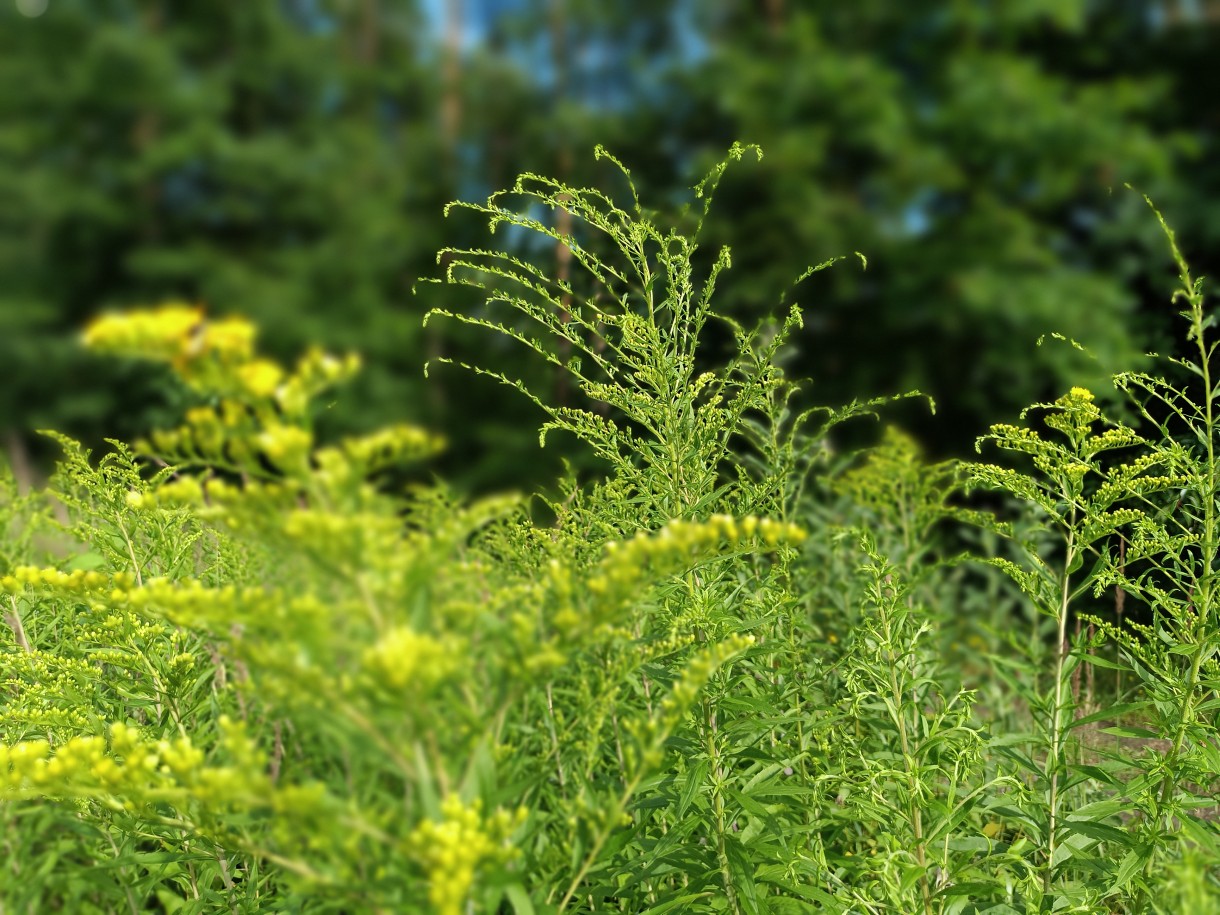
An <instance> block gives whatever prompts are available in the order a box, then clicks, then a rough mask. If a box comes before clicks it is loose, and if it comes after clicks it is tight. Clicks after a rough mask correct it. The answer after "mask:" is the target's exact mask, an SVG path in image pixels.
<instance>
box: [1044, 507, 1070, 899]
mask: <svg viewBox="0 0 1220 915" xmlns="http://www.w3.org/2000/svg"><path fill="white" fill-rule="evenodd" d="M1075 559H1076V509H1075V507H1074V505H1073V508H1072V514H1071V518H1070V521H1069V525H1068V539H1067V554H1066V556H1065V557H1064V561H1063V581H1062V584H1061V588H1060V593H1059V609H1058V617H1059V631H1058V635H1057V637H1056V642H1055V704H1054V707H1053V708H1052V709H1051V749H1050V753H1049V754H1048V756H1047V759H1046V768H1047V776H1048V778H1049V780H1050V800H1049V802H1048V805H1047V808H1048V809H1047V829H1046V869H1045V870H1044V871H1043V872H1042V889H1043V891H1044V892H1047V893H1049V892H1050V889H1051V877H1052V870H1053V867H1054V859H1055V848H1056V844H1055V830H1056V828H1057V827H1058V825H1059V768H1060V756H1061V754H1062V752H1063V735H1062V732H1061V729H1062V723H1063V718H1062V712H1063V667H1064V664H1065V663H1066V661H1067V620H1068V605H1069V603H1070V600H1071V575H1070V574H1069V573H1068V569H1070V568H1071V567H1072V563H1073V562H1074V561H1075Z"/></svg>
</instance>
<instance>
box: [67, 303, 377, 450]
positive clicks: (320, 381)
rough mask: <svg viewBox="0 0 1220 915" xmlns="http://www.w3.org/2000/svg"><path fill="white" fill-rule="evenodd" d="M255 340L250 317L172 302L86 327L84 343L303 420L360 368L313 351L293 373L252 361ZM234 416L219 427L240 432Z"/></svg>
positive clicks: (353, 361)
mask: <svg viewBox="0 0 1220 915" xmlns="http://www.w3.org/2000/svg"><path fill="white" fill-rule="evenodd" d="M256 336H257V330H256V328H255V326H254V325H253V324H252V323H251V322H250V321H248V320H246V319H245V318H240V317H229V318H220V319H216V320H209V319H206V318H205V316H204V312H203V309H202V308H200V307H197V306H193V305H186V304H182V303H179V302H171V303H168V304H166V305H162V306H161V307H159V308H154V309H148V310H143V311H131V312H126V313H123V314H113V315H105V316H103V317H101V318H98V319H97V320H95V321H94V322H93V323H92V324H90V325H89V327H88V328H87V329H86V331H85V335H84V339H85V344H86V345H87V346H89V347H91V348H94V349H97V350H100V351H102V352H110V353H120V354H123V355H128V356H135V357H139V358H144V359H152V360H154V361H158V362H168V363H169V364H170V365H172V366H173V367H174V369H175V370H176V371H177V372H178V374H179V375H180V376H181V377H182V379H183V381H185V382H186V383H187V384H189V385H191V386H192V387H194V388H196V389H199V390H203V391H206V392H207V393H209V394H219V395H221V396H224V397H228V398H233V399H235V400H236V401H240V402H249V403H254V404H263V405H267V404H272V403H273V404H274V405H275V406H276V407H277V408H278V409H279V411H281V412H282V413H283V414H284V415H285V416H287V417H290V418H293V419H295V418H299V417H301V416H303V415H304V413H305V410H306V408H307V406H308V404H309V401H310V399H311V398H312V397H314V396H316V395H317V394H318V393H319V392H320V391H322V390H324V389H326V388H329V387H331V386H333V385H335V384H337V383H339V382H340V381H343V380H345V379H346V378H348V377H350V376H351V375H352V374H354V373H355V372H356V371H357V370H358V369H359V367H360V360H359V358H357V357H356V356H347V357H344V358H336V357H334V356H330V355H327V354H326V353H324V352H322V351H321V350H319V349H316V348H315V349H310V350H309V351H307V352H306V353H305V355H304V356H302V357H301V359H300V360H299V361H298V363H297V365H296V367H295V369H294V370H293V371H292V372H291V373H289V372H286V371H285V370H284V368H283V367H282V366H280V365H279V364H277V363H276V362H274V361H272V360H270V359H266V358H263V357H259V356H257V355H256V354H255V351H254V343H255V338H256ZM236 417H237V413H236V412H234V410H233V405H230V406H228V407H226V408H225V411H224V412H223V415H222V417H221V419H222V421H223V422H222V424H223V425H225V426H235V425H237V424H238V423H237V422H236V421H235V418H236ZM163 435H164V433H163ZM155 443H156V439H154V444H155Z"/></svg>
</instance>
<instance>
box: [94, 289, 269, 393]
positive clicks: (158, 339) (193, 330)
mask: <svg viewBox="0 0 1220 915" xmlns="http://www.w3.org/2000/svg"><path fill="white" fill-rule="evenodd" d="M256 335H257V330H256V328H255V327H254V325H253V324H251V323H250V322H249V321H246V320H245V319H243V318H221V319H219V320H215V321H208V320H205V318H204V312H203V309H202V308H200V307H199V306H195V305H186V304H184V303H181V302H170V303H167V304H165V305H162V306H161V307H160V308H155V309H151V310H146V311H135V312H128V313H125V314H114V315H104V316H102V317H100V318H97V319H96V320H95V321H93V323H91V324H90V325H89V326H88V328H86V330H85V344H86V345H87V346H89V347H91V348H94V349H97V350H100V351H102V352H110V353H121V354H124V355H132V356H141V357H143V358H146V359H156V360H160V361H165V362H170V363H172V364H173V365H174V366H175V367H176V368H177V369H178V370H179V371H180V372H182V373H183V375H184V376H187V377H189V376H190V375H191V366H192V364H194V363H197V362H198V361H199V360H201V359H202V358H203V357H204V356H210V357H212V358H214V359H217V360H219V361H221V362H224V363H228V364H232V363H238V362H243V361H245V360H247V359H249V358H250V355H251V353H252V351H253V348H254V338H255V336H256Z"/></svg>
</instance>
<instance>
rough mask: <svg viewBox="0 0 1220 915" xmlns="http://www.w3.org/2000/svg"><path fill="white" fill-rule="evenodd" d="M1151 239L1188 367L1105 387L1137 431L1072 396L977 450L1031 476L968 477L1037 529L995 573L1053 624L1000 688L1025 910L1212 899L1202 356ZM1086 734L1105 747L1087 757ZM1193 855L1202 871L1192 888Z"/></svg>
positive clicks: (1208, 517)
mask: <svg viewBox="0 0 1220 915" xmlns="http://www.w3.org/2000/svg"><path fill="white" fill-rule="evenodd" d="M1157 218H1158V219H1161V217H1160V214H1159V213H1158V214H1157ZM1161 225H1162V227H1163V228H1164V229H1165V233H1166V235H1167V237H1168V239H1169V244H1170V249H1171V252H1172V254H1173V257H1174V260H1175V262H1176V264H1177V266H1178V269H1179V278H1180V281H1181V288H1180V289H1179V290H1178V291H1177V292H1176V293H1175V301H1181V302H1182V303H1184V306H1185V307H1184V308H1183V309H1182V311H1181V312H1180V314H1181V317H1183V318H1184V319H1185V320H1186V323H1187V331H1186V334H1185V338H1186V343H1187V353H1188V355H1184V356H1180V357H1171V358H1169V359H1168V360H1166V371H1165V373H1164V375H1153V374H1149V373H1136V372H1126V373H1121V374H1119V375H1117V376H1116V377H1115V384H1116V386H1117V387H1118V389H1119V390H1120V391H1122V392H1125V393H1126V394H1127V396H1128V398H1129V399H1130V401H1131V403H1132V404H1133V407H1134V411H1135V413H1136V415H1138V416H1139V417H1140V418H1141V419H1142V421H1143V424H1144V426H1145V427H1146V429H1147V431H1146V432H1145V433H1144V434H1143V435H1141V434H1138V433H1137V432H1136V431H1135V430H1133V429H1131V428H1129V427H1127V426H1126V425H1124V424H1122V423H1120V422H1117V421H1112V420H1108V419H1107V418H1106V417H1105V416H1104V415H1103V414H1102V411H1101V410H1100V409H1099V408H1098V407H1097V406H1096V405H1095V403H1094V397H1093V395H1092V394H1091V393H1090V392H1088V391H1086V390H1083V389H1080V388H1073V389H1072V391H1071V392H1069V393H1068V394H1067V395H1065V396H1064V397H1062V398H1060V399H1059V400H1057V401H1055V403H1053V404H1042V405H1038V406H1037V407H1035V408H1031V409H1036V410H1039V411H1041V412H1043V416H1044V419H1043V421H1044V425H1045V427H1046V428H1047V430H1049V434H1047V433H1043V432H1041V431H1040V430H1038V429H1036V428H1032V427H1017V426H1006V425H1004V426H996V427H993V429H992V431H991V434H990V435H989V436H987V437H986V439H987V440H990V441H992V442H994V443H995V444H996V445H998V446H999V447H1000V448H1002V449H1004V450H1007V451H1010V452H1016V453H1021V454H1025V455H1028V456H1029V457H1030V458H1031V459H1032V461H1031V462H1032V464H1033V465H1034V468H1033V472H1032V473H1027V472H1023V471H1021V470H1018V469H1014V468H1012V467H1000V466H997V465H977V466H975V467H973V468H971V476H972V478H973V480H974V482H975V483H977V484H981V485H985V486H989V487H993V488H997V489H1001V490H1004V491H1007V492H1008V493H1010V494H1012V495H1013V496H1015V497H1016V498H1017V499H1019V500H1021V501H1023V502H1025V503H1026V504H1027V505H1029V506H1032V507H1033V508H1034V510H1035V511H1036V512H1037V513H1038V514H1039V515H1040V517H1041V523H1040V524H1039V525H1037V526H1035V527H1033V528H1031V529H1029V534H1030V535H1029V536H1028V537H1026V538H1024V539H1023V540H1022V542H1021V544H1020V545H1021V547H1022V549H1023V553H1024V556H1025V562H1024V563H1023V564H1017V563H1012V562H1009V561H1007V560H1002V559H997V560H993V562H995V563H996V564H997V565H999V566H1001V567H1003V568H1004V569H1005V571H1007V572H1008V573H1009V574H1010V575H1012V577H1013V578H1014V579H1015V580H1016V581H1017V583H1018V584H1019V585H1020V587H1021V590H1022V591H1023V593H1024V594H1025V595H1026V597H1027V598H1028V600H1029V601H1030V602H1031V603H1032V604H1033V606H1034V607H1035V608H1036V609H1037V611H1038V612H1039V613H1040V614H1041V615H1043V616H1044V617H1045V618H1047V619H1048V620H1050V621H1051V622H1052V624H1053V632H1052V636H1051V640H1050V643H1051V650H1050V656H1049V658H1046V657H1045V656H1044V655H1042V653H1041V652H1040V651H1038V650H1037V647H1038V643H1037V642H1034V643H1033V645H1034V650H1032V651H1027V652H1026V653H1025V657H1026V659H1027V661H1028V662H1029V663H1028V664H1027V665H1026V666H1025V667H1024V669H1022V670H1020V671H1019V673H1018V674H1017V675H1014V676H1012V677H1009V678H1006V679H1007V680H1008V682H1010V683H1011V684H1012V687H1013V690H1014V692H1015V693H1016V694H1017V695H1019V696H1021V698H1022V699H1023V700H1024V701H1025V702H1026V703H1027V704H1028V706H1029V709H1030V713H1031V714H1030V718H1031V724H1032V733H1031V734H1029V735H1027V737H1028V739H1027V740H1024V741H1020V740H1017V741H1006V743H1005V745H1004V746H1003V747H1002V752H1003V753H1004V754H1005V755H1006V756H1008V757H1009V758H1010V759H1011V760H1012V761H1013V763H1014V765H1015V768H1014V771H1015V773H1017V774H1018V775H1019V776H1020V777H1021V778H1023V779H1024V781H1025V784H1026V787H1027V791H1026V792H1025V793H1024V794H1023V796H1022V797H1021V800H1020V802H1019V803H1016V802H1014V803H1013V804H1011V805H1009V806H1008V807H1007V808H1006V809H1005V811H1004V812H1005V814H1006V815H1007V816H1009V817H1011V821H1012V822H1013V824H1014V826H1015V828H1017V829H1019V830H1020V833H1021V835H1022V838H1023V840H1026V845H1027V849H1028V854H1027V855H1026V865H1025V866H1026V867H1027V868H1028V869H1027V871H1026V874H1025V878H1024V880H1023V886H1024V892H1025V894H1026V898H1027V899H1028V900H1029V902H1028V903H1027V904H1028V905H1031V906H1039V907H1047V906H1049V907H1052V908H1054V909H1055V910H1060V909H1063V908H1064V907H1065V906H1072V905H1076V906H1085V907H1086V908H1087V907H1088V906H1095V907H1102V906H1105V905H1113V906H1120V907H1121V908H1119V909H1118V910H1120V911H1152V910H1156V911H1160V910H1162V909H1161V906H1162V905H1164V904H1165V900H1164V899H1160V900H1158V895H1160V893H1161V888H1162V887H1163V886H1164V885H1165V882H1166V881H1167V880H1168V879H1170V878H1169V875H1170V874H1178V873H1186V872H1189V873H1190V874H1191V882H1192V886H1193V889H1192V890H1191V891H1190V892H1192V893H1196V894H1199V893H1202V894H1204V895H1205V896H1206V897H1207V898H1208V899H1209V900H1211V901H1210V903H1209V905H1210V906H1212V907H1214V906H1215V905H1216V901H1217V899H1218V898H1220V897H1218V896H1217V895H1216V889H1217V883H1216V876H1217V875H1216V869H1215V862H1216V861H1217V853H1218V852H1220V845H1218V844H1217V836H1216V829H1215V825H1214V823H1215V818H1214V816H1213V812H1214V807H1215V804H1214V801H1213V800H1212V797H1211V796H1212V794H1213V792H1214V790H1215V783H1214V782H1215V778H1216V774H1217V773H1218V772H1220V766H1218V763H1220V756H1217V736H1218V735H1217V729H1216V718H1215V716H1214V714H1213V713H1212V712H1213V709H1214V707H1215V701H1216V700H1215V687H1216V684H1217V680H1216V678H1215V671H1216V668H1215V663H1216V662H1215V652H1216V649H1217V647H1218V645H1220V641H1218V636H1217V633H1218V629H1217V625H1216V622H1215V619H1214V617H1215V613H1214V605H1215V595H1214V591H1215V587H1216V581H1217V577H1216V576H1217V552H1218V547H1220V541H1218V540H1217V504H1216V499H1217V496H1218V495H1220V489H1218V481H1220V465H1217V463H1216V461H1217V455H1216V453H1215V441H1216V435H1217V432H1218V430H1217V416H1216V397H1217V395H1218V391H1217V387H1216V384H1215V381H1214V367H1213V362H1212V359H1213V356H1214V354H1215V349H1216V343H1215V342H1214V341H1212V340H1211V339H1210V338H1209V333H1208V332H1209V329H1210V327H1211V325H1212V323H1213V318H1212V316H1210V315H1209V314H1207V312H1206V311H1205V309H1204V300H1203V287H1202V283H1201V281H1198V280H1196V279H1195V278H1193V277H1192V275H1191V273H1190V271H1189V268H1188V267H1187V265H1186V263H1185V261H1184V260H1183V258H1182V256H1181V253H1180V251H1179V249H1178V247H1177V244H1176V241H1175V239H1174V236H1173V233H1172V232H1171V231H1170V230H1169V228H1168V227H1167V226H1166V225H1165V223H1164V220H1163V219H1161ZM1110 589H1114V591H1115V593H1119V594H1121V595H1122V596H1123V597H1124V598H1127V599H1133V600H1134V601H1135V602H1137V603H1136V606H1137V607H1139V608H1140V610H1139V611H1136V612H1137V614H1138V615H1135V616H1132V615H1131V614H1132V610H1131V608H1130V606H1128V609H1127V614H1128V615H1127V617H1126V619H1117V618H1113V617H1111V618H1108V619H1107V618H1104V617H1101V616H1099V615H1098V614H1097V611H1096V610H1095V609H1094V606H1095V605H1093V604H1090V602H1089V598H1090V596H1091V597H1092V598H1093V599H1094V600H1096V599H1097V598H1099V597H1101V596H1102V594H1103V593H1104V592H1107V591H1109V590H1110ZM1124 603H1125V601H1124ZM1074 618H1075V619H1083V620H1084V621H1085V622H1087V623H1088V624H1089V626H1090V628H1091V629H1093V630H1095V631H1096V632H1097V636H1096V637H1094V638H1092V639H1090V638H1088V637H1083V638H1082V637H1080V635H1079V632H1080V629H1079V623H1077V626H1076V631H1077V633H1078V635H1077V637H1076V639H1075V640H1073V639H1072V622H1073V619H1074ZM1106 641H1108V642H1109V643H1110V645H1111V647H1112V649H1113V650H1114V653H1112V654H1111V653H1107V652H1106V651H1105V650H1104V647H1103V642H1106ZM1026 647H1027V648H1028V647H1029V643H1026ZM1099 649H1102V650H1099ZM1047 661H1049V663H1046V664H1045V666H1046V667H1049V670H1043V669H1042V667H1043V665H1044V662H1047ZM1080 665H1089V666H1092V667H1101V668H1104V669H1108V670H1115V671H1117V672H1118V673H1120V674H1126V675H1127V679H1126V680H1125V681H1123V682H1126V683H1127V684H1129V686H1128V689H1127V694H1126V695H1124V696H1120V697H1119V701H1118V702H1116V703H1109V704H1106V705H1105V706H1104V707H1102V708H1101V709H1096V708H1090V707H1084V706H1083V704H1082V698H1081V695H1080V693H1079V690H1078V688H1077V685H1078V682H1079V671H1078V668H1079V667H1080ZM1102 725H1104V726H1102ZM1099 726H1100V727H1099ZM1099 734H1100V735H1106V736H1109V737H1110V738H1113V739H1114V743H1113V745H1105V744H1100V745H1099ZM1200 854H1202V855H1203V856H1204V857H1205V858H1206V860H1209V861H1210V862H1212V864H1211V865H1210V866H1208V867H1206V868H1204V869H1203V870H1202V871H1201V870H1200V869H1199V860H1200V859H1199V855H1200ZM1205 874H1206V876H1204V875H1205ZM1199 898H1202V897H1199ZM1090 910H1091V909H1090ZM1209 910H1210V909H1209Z"/></svg>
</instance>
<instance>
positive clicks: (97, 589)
mask: <svg viewBox="0 0 1220 915" xmlns="http://www.w3.org/2000/svg"><path fill="white" fill-rule="evenodd" d="M135 583H136V579H135V576H134V575H132V574H131V573H130V572H114V573H109V572H97V571H88V572H86V571H84V570H83V569H76V570H74V571H72V572H61V571H60V570H59V569H40V568H38V567H36V566H18V567H17V568H15V569H13V570H12V572H10V573H9V574H8V575H4V576H2V577H0V591H3V592H5V593H8V594H16V593H20V592H22V591H24V590H25V589H26V587H30V588H34V589H40V590H48V591H57V592H60V593H67V594H81V595H90V594H98V593H101V592H108V591H110V590H112V589H114V588H122V589H126V588H132V587H134V586H135Z"/></svg>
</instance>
